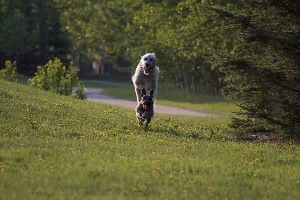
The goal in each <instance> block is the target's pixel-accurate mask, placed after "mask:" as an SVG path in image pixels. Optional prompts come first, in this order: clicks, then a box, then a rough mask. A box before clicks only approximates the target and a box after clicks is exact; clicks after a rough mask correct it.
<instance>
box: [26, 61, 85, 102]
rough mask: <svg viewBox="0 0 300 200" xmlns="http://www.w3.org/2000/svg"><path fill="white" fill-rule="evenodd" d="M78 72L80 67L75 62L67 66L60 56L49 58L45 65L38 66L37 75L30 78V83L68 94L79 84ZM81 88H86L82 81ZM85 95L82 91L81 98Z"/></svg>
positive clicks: (44, 88)
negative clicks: (75, 65) (74, 64)
mask: <svg viewBox="0 0 300 200" xmlns="http://www.w3.org/2000/svg"><path fill="white" fill-rule="evenodd" d="M77 72H78V68H76V67H74V66H73V63H71V64H70V66H69V67H68V68H67V67H65V66H64V65H63V63H62V62H61V61H60V60H59V59H58V58H55V59H54V60H49V61H48V63H47V64H46V65H45V66H38V67H37V72H36V73H35V76H34V77H33V78H32V79H29V84H30V85H32V86H34V87H37V88H41V89H43V90H47V91H53V92H55V93H58V94H61V95H66V96H68V95H71V94H72V91H73V88H74V87H75V86H76V85H77V84H78V76H77ZM80 88H84V86H83V84H82V83H80ZM83 91H84V89H83ZM83 96H84V93H83V92H82V94H81V99H83Z"/></svg>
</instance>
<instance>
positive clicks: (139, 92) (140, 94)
mask: <svg viewBox="0 0 300 200" xmlns="http://www.w3.org/2000/svg"><path fill="white" fill-rule="evenodd" d="M135 95H136V100H137V102H138V103H140V101H141V99H142V97H141V96H142V90H141V89H138V88H135Z"/></svg>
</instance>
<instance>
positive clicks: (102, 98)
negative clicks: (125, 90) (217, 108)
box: [86, 88, 217, 117]
mask: <svg viewBox="0 0 300 200" xmlns="http://www.w3.org/2000/svg"><path fill="white" fill-rule="evenodd" d="M101 91H102V90H101V89H99V88H87V91H86V96H87V99H88V100H89V101H93V102H100V103H104V104H109V105H115V106H119V107H123V108H128V109H132V110H134V109H135V107H136V105H137V103H136V101H129V100H124V99H117V98H113V97H110V96H107V95H104V94H102V93H101ZM154 109H155V110H154V111H155V112H156V113H162V114H172V115H189V116H197V117H216V116H217V115H214V114H210V113H205V112H197V111H192V110H187V109H183V108H176V107H171V106H163V105H158V104H155V108H154Z"/></svg>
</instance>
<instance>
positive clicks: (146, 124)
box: [145, 118, 151, 127]
mask: <svg viewBox="0 0 300 200" xmlns="http://www.w3.org/2000/svg"><path fill="white" fill-rule="evenodd" d="M150 122H151V118H150V119H146V123H145V126H146V127H147V126H148V125H149V123H150Z"/></svg>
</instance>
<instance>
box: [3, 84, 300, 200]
mask: <svg viewBox="0 0 300 200" xmlns="http://www.w3.org/2000/svg"><path fill="white" fill-rule="evenodd" d="M0 101H1V104H0V120H1V121H0V193H1V198H3V199H208V198H209V199H263V198H265V199H282V198H284V199H296V198H297V197H299V195H300V191H299V190H298V188H299V186H300V182H299V173H300V172H299V163H300V149H299V146H295V145H276V144H255V143H237V142H234V141H225V140H223V139H222V135H223V134H225V133H226V130H227V128H226V121H227V120H226V119H224V118H193V117H184V118H182V117H178V116H167V115H157V116H156V117H155V119H154V120H153V123H152V122H151V125H150V128H149V129H148V130H144V128H141V127H139V126H138V125H137V123H136V121H135V118H134V112H133V111H132V112H131V111H128V110H122V109H119V108H116V107H113V106H107V105H102V104H97V103H93V102H88V101H80V100H77V99H74V98H72V97H64V96H59V95H56V94H52V93H49V92H44V91H40V90H36V89H33V88H30V87H28V86H24V85H19V84H16V83H9V82H4V81H1V80H0ZM229 186H230V187H229Z"/></svg>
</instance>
